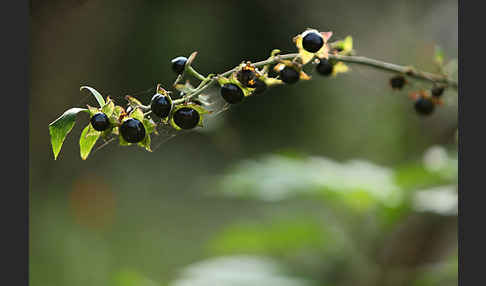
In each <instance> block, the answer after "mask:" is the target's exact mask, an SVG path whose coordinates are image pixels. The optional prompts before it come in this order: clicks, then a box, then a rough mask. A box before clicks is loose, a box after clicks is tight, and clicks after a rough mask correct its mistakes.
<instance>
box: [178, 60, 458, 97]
mask: <svg viewBox="0 0 486 286" xmlns="http://www.w3.org/2000/svg"><path fill="white" fill-rule="evenodd" d="M297 56H299V54H298V53H292V54H285V55H277V56H274V57H270V58H268V59H267V60H264V61H260V62H256V63H253V65H254V66H255V67H261V66H265V65H269V64H273V63H278V62H279V61H280V60H286V59H294V58H295V57H297ZM329 59H334V60H337V61H340V62H345V63H350V64H358V65H364V66H369V67H373V68H377V69H381V70H384V71H389V72H393V73H399V74H403V75H404V76H408V77H411V78H414V79H418V80H423V81H429V82H432V83H440V84H445V85H447V86H448V87H452V88H454V89H455V90H457V88H458V84H457V82H456V81H454V80H452V79H450V78H448V77H447V76H445V75H441V74H434V73H429V72H424V71H420V70H417V69H415V68H414V67H411V66H400V65H396V64H392V63H387V62H383V61H379V60H375V59H370V58H367V57H362V56H343V55H333V54H329ZM237 69H238V67H235V68H233V69H231V70H229V71H226V72H224V73H222V74H220V75H218V76H216V77H213V78H211V79H209V78H206V77H204V76H202V75H201V74H199V73H197V72H196V71H195V70H194V69H193V68H192V67H191V66H189V67H188V68H187V70H188V71H189V73H191V74H192V75H193V76H194V77H196V78H197V79H199V80H202V81H203V82H202V83H201V84H200V85H199V86H198V88H196V89H195V90H194V92H192V93H190V94H188V95H186V96H185V97H183V98H180V99H177V100H174V102H173V103H174V104H180V103H183V102H187V101H189V100H191V99H192V98H193V97H195V96H197V95H199V94H201V93H202V92H203V91H205V90H206V89H208V88H209V87H210V86H212V85H213V84H214V83H216V81H217V77H226V76H229V75H231V74H232V73H233V72H235V71H236V70H237Z"/></svg>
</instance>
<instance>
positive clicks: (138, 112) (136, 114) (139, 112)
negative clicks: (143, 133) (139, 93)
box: [130, 107, 143, 122]
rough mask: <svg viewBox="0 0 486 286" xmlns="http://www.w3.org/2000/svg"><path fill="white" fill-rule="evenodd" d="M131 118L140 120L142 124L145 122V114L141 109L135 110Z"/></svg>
mask: <svg viewBox="0 0 486 286" xmlns="http://www.w3.org/2000/svg"><path fill="white" fill-rule="evenodd" d="M130 117H131V118H135V119H138V120H139V121H140V122H143V112H142V110H141V109H140V108H138V107H137V108H135V109H134V110H133V111H132V112H131V113H130Z"/></svg>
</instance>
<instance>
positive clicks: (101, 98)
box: [79, 85, 105, 107]
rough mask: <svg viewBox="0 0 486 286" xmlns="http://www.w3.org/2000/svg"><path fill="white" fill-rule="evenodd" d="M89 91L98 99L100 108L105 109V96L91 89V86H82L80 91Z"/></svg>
mask: <svg viewBox="0 0 486 286" xmlns="http://www.w3.org/2000/svg"><path fill="white" fill-rule="evenodd" d="M83 89H87V90H89V91H90V92H91V94H93V96H94V97H95V98H96V101H98V104H99V105H100V107H103V106H104V105H105V100H104V99H103V96H102V95H101V94H100V93H99V92H98V91H97V90H96V89H94V88H92V87H89V86H86V85H85V86H82V87H81V88H80V89H79V90H83Z"/></svg>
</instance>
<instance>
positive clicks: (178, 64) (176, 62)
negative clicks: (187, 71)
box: [171, 57, 187, 74]
mask: <svg viewBox="0 0 486 286" xmlns="http://www.w3.org/2000/svg"><path fill="white" fill-rule="evenodd" d="M186 62H187V58H186V57H177V58H175V59H173V60H172V61H171V63H172V70H173V71H174V72H175V73H176V74H181V73H182V72H183V71H184V68H185V66H186Z"/></svg>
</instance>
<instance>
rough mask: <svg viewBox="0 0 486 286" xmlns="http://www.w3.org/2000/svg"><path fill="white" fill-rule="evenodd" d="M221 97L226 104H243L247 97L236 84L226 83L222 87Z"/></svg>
mask: <svg viewBox="0 0 486 286" xmlns="http://www.w3.org/2000/svg"><path fill="white" fill-rule="evenodd" d="M221 96H222V97H223V98H224V100H226V102H228V103H231V104H234V103H239V102H241V101H242V100H243V98H244V97H245V94H244V93H243V91H242V90H241V88H240V87H239V86H237V85H236V84H234V83H226V84H224V85H223V86H222V87H221Z"/></svg>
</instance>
